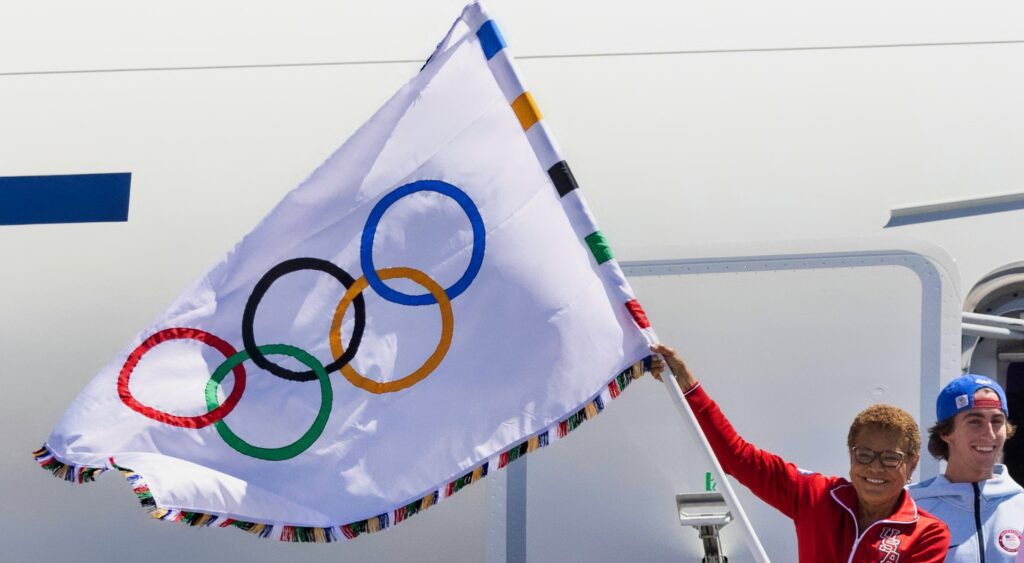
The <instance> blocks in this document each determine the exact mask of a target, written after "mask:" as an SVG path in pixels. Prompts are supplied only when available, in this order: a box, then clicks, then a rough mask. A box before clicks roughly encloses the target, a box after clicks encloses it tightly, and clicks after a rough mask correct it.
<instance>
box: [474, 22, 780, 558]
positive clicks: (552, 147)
mask: <svg viewBox="0 0 1024 563" xmlns="http://www.w3.org/2000/svg"><path fill="white" fill-rule="evenodd" d="M460 19H462V20H463V21H465V22H466V23H467V24H468V25H469V26H470V29H472V30H476V36H477V38H478V39H479V40H480V46H481V48H482V49H483V51H484V55H485V57H486V58H487V65H488V67H489V68H490V69H491V74H492V75H493V76H494V79H495V81H496V82H497V83H498V86H499V87H500V88H501V91H502V93H503V94H504V96H505V99H506V101H508V103H509V104H510V105H511V106H512V109H513V111H514V112H515V114H516V117H517V118H518V119H519V122H520V125H522V128H523V131H524V133H525V134H526V137H527V139H528V140H529V142H530V146H531V147H532V148H533V152H534V154H536V156H537V160H538V161H539V162H540V165H541V167H542V168H543V169H544V170H546V171H547V172H548V175H549V176H550V178H551V180H552V183H553V184H554V185H555V188H556V189H557V190H558V195H559V196H560V197H561V198H562V204H563V206H564V207H565V208H566V212H567V215H568V217H569V220H570V222H571V223H572V227H573V229H574V230H575V231H576V233H577V235H579V236H580V238H581V239H583V238H586V240H587V242H588V244H590V243H591V239H592V237H594V236H595V235H596V236H597V237H596V238H597V240H598V241H599V244H601V245H605V247H604V252H605V254H604V256H605V257H603V258H601V259H600V260H598V263H599V265H600V266H601V268H602V269H603V270H605V271H604V272H603V274H604V275H605V276H606V277H607V278H608V279H609V281H610V282H611V283H610V284H609V285H610V286H611V287H610V288H609V289H610V290H612V292H614V293H618V294H619V295H620V296H621V297H622V300H623V303H626V302H628V301H632V302H633V303H635V300H634V298H633V295H632V290H631V289H630V287H629V282H628V281H626V276H625V274H624V273H623V272H622V269H621V268H620V267H619V264H618V262H617V261H616V260H614V259H612V256H611V251H610V250H609V249H607V247H606V244H605V242H604V239H603V236H601V233H600V231H599V230H598V229H597V223H596V221H594V219H593V216H592V215H591V214H590V211H589V209H588V207H587V205H586V202H585V201H584V200H583V199H582V198H581V197H580V196H579V193H578V190H577V189H576V188H577V187H578V186H577V184H576V180H575V178H573V175H572V172H571V171H570V170H569V166H568V164H567V163H566V162H565V160H564V159H563V158H562V156H561V152H560V151H559V150H558V148H557V145H556V144H555V140H554V137H553V136H552V135H551V134H550V133H549V132H548V130H547V127H546V126H545V124H544V122H543V116H542V115H541V113H540V109H539V108H538V107H537V105H536V103H535V102H534V100H533V96H532V95H531V94H530V92H529V91H528V90H527V89H526V88H525V87H524V86H523V83H522V81H521V80H520V78H519V72H518V71H517V70H516V67H515V63H514V61H513V60H512V58H511V56H509V55H508V52H507V51H508V50H507V49H506V44H505V40H504V38H503V37H502V36H501V33H500V31H498V27H497V26H496V25H495V24H494V21H493V20H491V19H490V17H489V16H488V15H487V13H486V11H485V10H484V8H483V7H482V6H481V5H480V4H479V2H474V3H472V4H470V5H468V6H466V8H465V10H464V11H463V13H462V17H461V18H460ZM592 251H593V248H592ZM595 257H597V256H596V255H595ZM636 307H637V308H639V304H636ZM632 312H633V311H631V313H632ZM634 319H636V316H635V315H634ZM644 322H645V323H646V319H644ZM641 326H642V328H643V330H644V331H645V333H646V334H647V336H648V339H653V338H654V331H653V330H651V329H650V325H649V324H647V325H646V326H644V325H641ZM663 379H664V380H665V381H666V385H667V386H668V389H669V391H670V393H671V395H672V398H673V401H674V402H675V403H676V407H677V409H678V411H679V415H680V416H681V417H682V418H683V421H684V425H685V426H687V427H688V428H689V429H690V431H691V432H692V433H693V435H694V437H695V438H696V439H697V441H698V442H699V443H700V444H701V447H702V449H703V450H704V453H705V455H706V456H707V458H708V459H709V460H710V461H711V464H712V466H713V468H714V470H715V475H716V476H717V478H718V480H719V482H720V483H722V484H723V485H724V488H725V491H724V495H723V496H724V498H725V501H726V503H727V504H728V505H729V508H730V510H731V511H732V513H733V515H734V516H735V517H736V518H737V520H738V521H739V522H740V523H742V526H743V531H744V539H745V540H746V543H747V547H748V548H749V549H750V552H751V553H752V554H753V556H754V560H755V561H757V562H758V563H770V560H769V559H768V555H767V554H766V553H765V551H764V547H762V546H761V542H760V540H759V539H758V537H757V534H756V533H755V532H754V528H753V526H751V524H750V520H749V519H748V518H747V515H746V513H745V512H744V511H743V507H742V506H740V502H739V499H738V498H737V497H736V493H735V492H734V491H733V490H732V486H731V485H730V483H729V480H728V479H726V478H725V473H724V472H723V471H722V466H721V464H720V463H719V462H718V458H716V457H715V454H714V452H713V451H712V450H711V444H709V443H708V440H707V437H705V436H704V433H703V431H702V430H701V429H700V426H699V425H698V424H697V418H696V417H695V416H694V415H693V411H692V410H690V406H689V404H688V403H687V402H686V399H685V398H684V397H683V392H682V390H681V389H680V388H679V385H678V384H677V383H676V381H675V378H672V377H665V378H663Z"/></svg>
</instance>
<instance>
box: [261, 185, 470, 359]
mask: <svg viewBox="0 0 1024 563" xmlns="http://www.w3.org/2000/svg"><path fill="white" fill-rule="evenodd" d="M422 191H431V192H437V193H439V194H443V195H446V196H448V197H450V198H452V199H454V200H455V202H456V203H458V204H459V206H460V207H462V210H463V211H465V212H466V216H467V217H468V218H469V223H470V225H471V226H472V227H473V253H472V255H471V256H470V259H469V266H467V267H466V272H465V273H464V274H462V277H461V278H459V280H458V281H456V282H455V283H454V284H453V285H452V286H451V287H449V288H447V289H445V293H446V294H447V295H448V299H455V298H456V297H458V296H459V295H461V294H462V292H463V291H466V288H467V287H469V284H471V283H473V278H475V277H476V275H477V273H479V272H480V266H481V264H483V261H484V247H485V241H484V237H485V233H484V221H483V218H482V217H481V216H480V210H479V209H477V207H476V204H474V203H473V200H472V199H470V197H469V196H468V195H466V192H464V191H462V190H460V189H459V188H456V187H455V186H453V185H451V184H449V183H447V182H442V181H440V180H419V181H416V182H412V183H409V184H405V185H404V186H402V187H400V188H398V189H396V190H394V191H392V192H390V193H388V194H387V195H385V196H384V197H383V198H381V200H380V201H378V202H377V205H375V206H373V210H372V211H370V216H369V217H368V218H367V219H366V226H365V227H363V235H362V238H361V239H360V244H359V259H360V266H362V268H363V275H364V276H366V281H367V282H369V284H370V287H372V288H373V290H374V291H376V292H377V294H378V295H380V296H381V297H383V298H384V299H387V300H388V301H390V302H392V303H397V304H399V305H433V304H434V303H437V298H436V297H434V296H433V295H432V294H423V295H408V294H405V293H402V292H400V291H396V290H394V289H391V288H390V287H388V286H387V284H385V283H384V282H383V281H381V278H380V277H379V276H378V275H377V268H376V266H374V265H373V238H374V236H375V235H376V234H377V226H378V225H379V224H380V220H381V218H382V217H383V216H384V212H385V211H387V209H388V207H391V205H392V204H394V203H395V202H396V201H398V200H399V199H402V198H403V197H405V196H407V195H410V194H414V193H416V192H422ZM353 343H355V342H354V339H353ZM246 349H248V347H247V348H246ZM257 365H259V364H257ZM261 367H262V366H261ZM328 371H333V370H328Z"/></svg>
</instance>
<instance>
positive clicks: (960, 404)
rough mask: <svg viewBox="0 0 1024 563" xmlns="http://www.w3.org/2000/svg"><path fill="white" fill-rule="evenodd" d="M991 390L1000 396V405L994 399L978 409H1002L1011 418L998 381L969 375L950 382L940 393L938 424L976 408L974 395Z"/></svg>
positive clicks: (937, 405) (936, 409) (936, 408)
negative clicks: (986, 389)
mask: <svg viewBox="0 0 1024 563" xmlns="http://www.w3.org/2000/svg"><path fill="white" fill-rule="evenodd" d="M986 387H987V388H989V389H991V390H993V391H995V392H996V395H999V404H996V401H995V400H994V399H991V400H988V401H985V404H979V405H977V406H978V407H982V408H985V407H989V408H998V409H1002V411H1003V414H1005V415H1006V416H1007V417H1009V416H1010V413H1009V411H1007V410H1006V392H1004V391H1003V388H1002V387H1000V386H999V384H998V383H996V381H995V380H994V379H992V378H990V377H985V376H984V375H975V374H973V373H968V374H966V375H961V376H960V377H958V378H956V379H954V380H953V381H950V382H949V384H947V385H946V386H945V387H943V388H942V391H941V392H939V400H938V401H936V402H935V418H936V419H937V420H938V422H944V421H945V420H948V419H950V418H953V417H954V416H956V415H958V414H960V413H962V412H964V411H968V410H971V409H973V408H975V406H976V405H975V404H974V394H975V393H977V391H978V389H983V388H986Z"/></svg>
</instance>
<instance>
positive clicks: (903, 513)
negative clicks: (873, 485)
mask: <svg viewBox="0 0 1024 563" xmlns="http://www.w3.org/2000/svg"><path fill="white" fill-rule="evenodd" d="M829 493H830V494H831V495H832V499H833V500H835V501H836V502H838V503H839V504H840V505H842V507H843V508H845V509H846V511H847V512H849V513H850V516H852V517H853V521H854V524H856V522H857V507H858V503H857V490H856V489H854V488H853V484H852V483H850V482H849V481H847V480H846V479H840V480H839V483H838V484H837V485H836V486H835V487H833V488H832V490H831V491H829ZM917 519H918V514H917V503H916V502H914V499H912V498H910V495H909V494H907V491H903V492H902V493H900V500H899V502H898V503H897V505H896V510H895V511H894V512H893V513H892V514H890V515H889V516H888V517H886V518H885V519H883V520H879V521H878V522H876V523H885V524H913V523H914V522H917Z"/></svg>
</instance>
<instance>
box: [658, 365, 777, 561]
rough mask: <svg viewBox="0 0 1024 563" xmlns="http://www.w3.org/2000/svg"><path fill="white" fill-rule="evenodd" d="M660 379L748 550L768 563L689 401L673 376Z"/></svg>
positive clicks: (765, 554)
mask: <svg viewBox="0 0 1024 563" xmlns="http://www.w3.org/2000/svg"><path fill="white" fill-rule="evenodd" d="M669 375H671V374H669ZM661 379H662V381H663V382H664V383H665V388H666V389H668V392H669V395H670V396H671V397H672V402H673V403H675V405H676V411H677V412H678V413H679V416H680V417H682V419H683V421H684V422H686V423H688V424H684V426H686V427H687V428H688V429H689V430H690V434H691V436H693V438H694V439H695V440H697V441H698V442H699V443H700V445H701V447H702V449H703V450H704V453H705V455H706V456H707V458H708V460H709V461H710V462H711V466H712V469H713V470H714V474H715V478H716V479H717V482H718V483H720V484H722V485H723V486H724V488H725V491H724V492H723V494H722V497H723V498H725V502H726V504H728V505H729V509H730V510H731V511H732V514H733V516H735V517H736V519H737V521H739V523H740V524H742V525H743V531H744V539H745V540H746V542H747V547H748V548H750V552H751V553H752V554H753V555H754V560H756V561H758V563H762V562H763V563H770V560H769V559H768V554H767V553H765V551H764V547H763V546H762V545H761V541H760V540H759V539H758V537H757V533H756V532H755V531H754V527H753V526H752V525H751V524H750V519H749V518H747V513H746V512H744V510H743V506H742V505H741V504H740V501H739V498H737V497H736V492H735V491H733V489H732V483H730V482H729V479H727V478H726V476H725V471H724V470H723V469H722V464H721V463H719V462H718V458H717V457H715V454H714V451H712V449H711V444H710V443H709V442H708V438H707V436H705V435H704V431H703V430H701V428H700V425H699V424H698V423H697V417H696V416H695V415H694V414H693V409H691V408H690V403H688V402H687V401H686V397H685V396H684V395H683V390H682V389H681V388H680V387H679V383H678V382H676V378H675V377H671V376H668V377H662V378H661Z"/></svg>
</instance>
